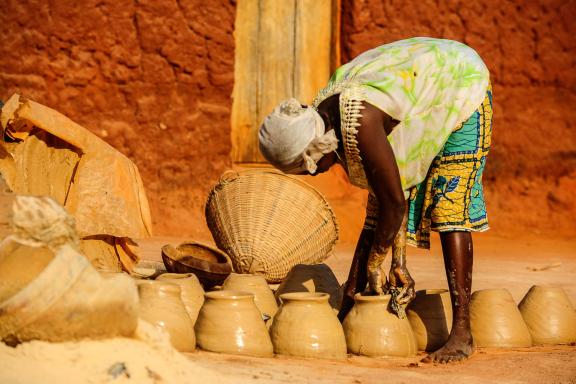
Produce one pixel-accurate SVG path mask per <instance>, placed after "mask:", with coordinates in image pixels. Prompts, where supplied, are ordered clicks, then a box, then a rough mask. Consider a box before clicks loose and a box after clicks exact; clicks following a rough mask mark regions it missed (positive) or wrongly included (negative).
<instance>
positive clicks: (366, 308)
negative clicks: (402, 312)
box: [342, 293, 417, 356]
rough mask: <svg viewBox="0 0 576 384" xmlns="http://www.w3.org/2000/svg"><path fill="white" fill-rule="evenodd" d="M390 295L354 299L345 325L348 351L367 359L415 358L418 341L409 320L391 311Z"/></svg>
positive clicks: (357, 296) (358, 295) (356, 296)
mask: <svg viewBox="0 0 576 384" xmlns="http://www.w3.org/2000/svg"><path fill="white" fill-rule="evenodd" d="M390 299H391V296H390V295H377V296H362V294H360V293H358V294H356V295H355V296H354V300H355V303H354V307H353V308H352V310H351V311H350V313H349V314H348V316H346V318H345V319H344V322H343V324H342V325H343V327H344V333H345V335H346V343H347V345H348V352H350V353H355V354H357V355H365V356H413V355H415V354H416V351H417V348H416V339H415V338H414V333H413V331H412V327H411V326H410V322H409V321H408V319H407V318H403V319H400V318H398V316H397V315H396V314H394V313H393V312H392V311H390V308H389V307H390Z"/></svg>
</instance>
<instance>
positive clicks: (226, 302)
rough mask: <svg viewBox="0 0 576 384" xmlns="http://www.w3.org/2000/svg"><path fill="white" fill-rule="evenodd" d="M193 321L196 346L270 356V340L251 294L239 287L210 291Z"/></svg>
mask: <svg viewBox="0 0 576 384" xmlns="http://www.w3.org/2000/svg"><path fill="white" fill-rule="evenodd" d="M204 297H205V299H206V301H205V302H204V305H203V306H202V309H200V314H199V315H198V320H197V321H196V336H197V337H198V346H199V347H200V348H202V349H204V350H206V351H212V352H221V353H231V354H236V355H250V356H272V354H273V352H272V343H271V341H270V336H269V335H268V330H267V329H266V325H265V324H264V321H263V320H262V314H261V313H260V311H259V310H258V307H256V304H255V303H254V295H253V294H252V293H249V292H242V291H213V292H207V293H206V294H205V295H204Z"/></svg>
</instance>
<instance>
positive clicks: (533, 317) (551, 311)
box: [518, 285, 576, 344]
mask: <svg viewBox="0 0 576 384" xmlns="http://www.w3.org/2000/svg"><path fill="white" fill-rule="evenodd" d="M518 308H519V309H520V313H521V314H522V317H523V318H524V321H525V322H526V325H527V326H528V330H529V331H530V334H531V335H532V340H533V341H534V344H567V343H574V342H576V312H575V311H574V308H573V307H572V304H571V303H570V299H569V298H568V296H567V295H566V293H565V292H564V290H563V289H562V288H561V287H555V286H542V285H534V286H533V287H532V288H530V290H529V291H528V293H527V294H526V296H524V298H523V299H522V301H521V302H520V304H519V305H518Z"/></svg>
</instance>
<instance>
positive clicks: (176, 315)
mask: <svg viewBox="0 0 576 384" xmlns="http://www.w3.org/2000/svg"><path fill="white" fill-rule="evenodd" d="M138 293H139V295H140V318H141V319H142V320H145V321H147V322H149V323H151V324H153V325H154V326H156V327H157V328H159V329H161V330H164V331H166V332H168V334H169V335H170V341H171V342H172V345H173V346H174V348H176V349H177V350H179V351H180V352H192V351H194V349H195V348H196V338H195V335H194V327H193V326H192V321H191V320H190V317H189V316H188V313H187V312H186V309H185V308H184V303H183V302H182V300H181V298H180V286H178V285H176V284H172V283H168V282H164V281H153V280H141V281H139V282H138Z"/></svg>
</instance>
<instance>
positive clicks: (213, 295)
mask: <svg viewBox="0 0 576 384" xmlns="http://www.w3.org/2000/svg"><path fill="white" fill-rule="evenodd" d="M204 297H205V298H206V299H218V300H245V299H252V300H254V294H253V293H251V292H246V291H234V290H226V289H225V290H221V291H210V292H206V293H204Z"/></svg>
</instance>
